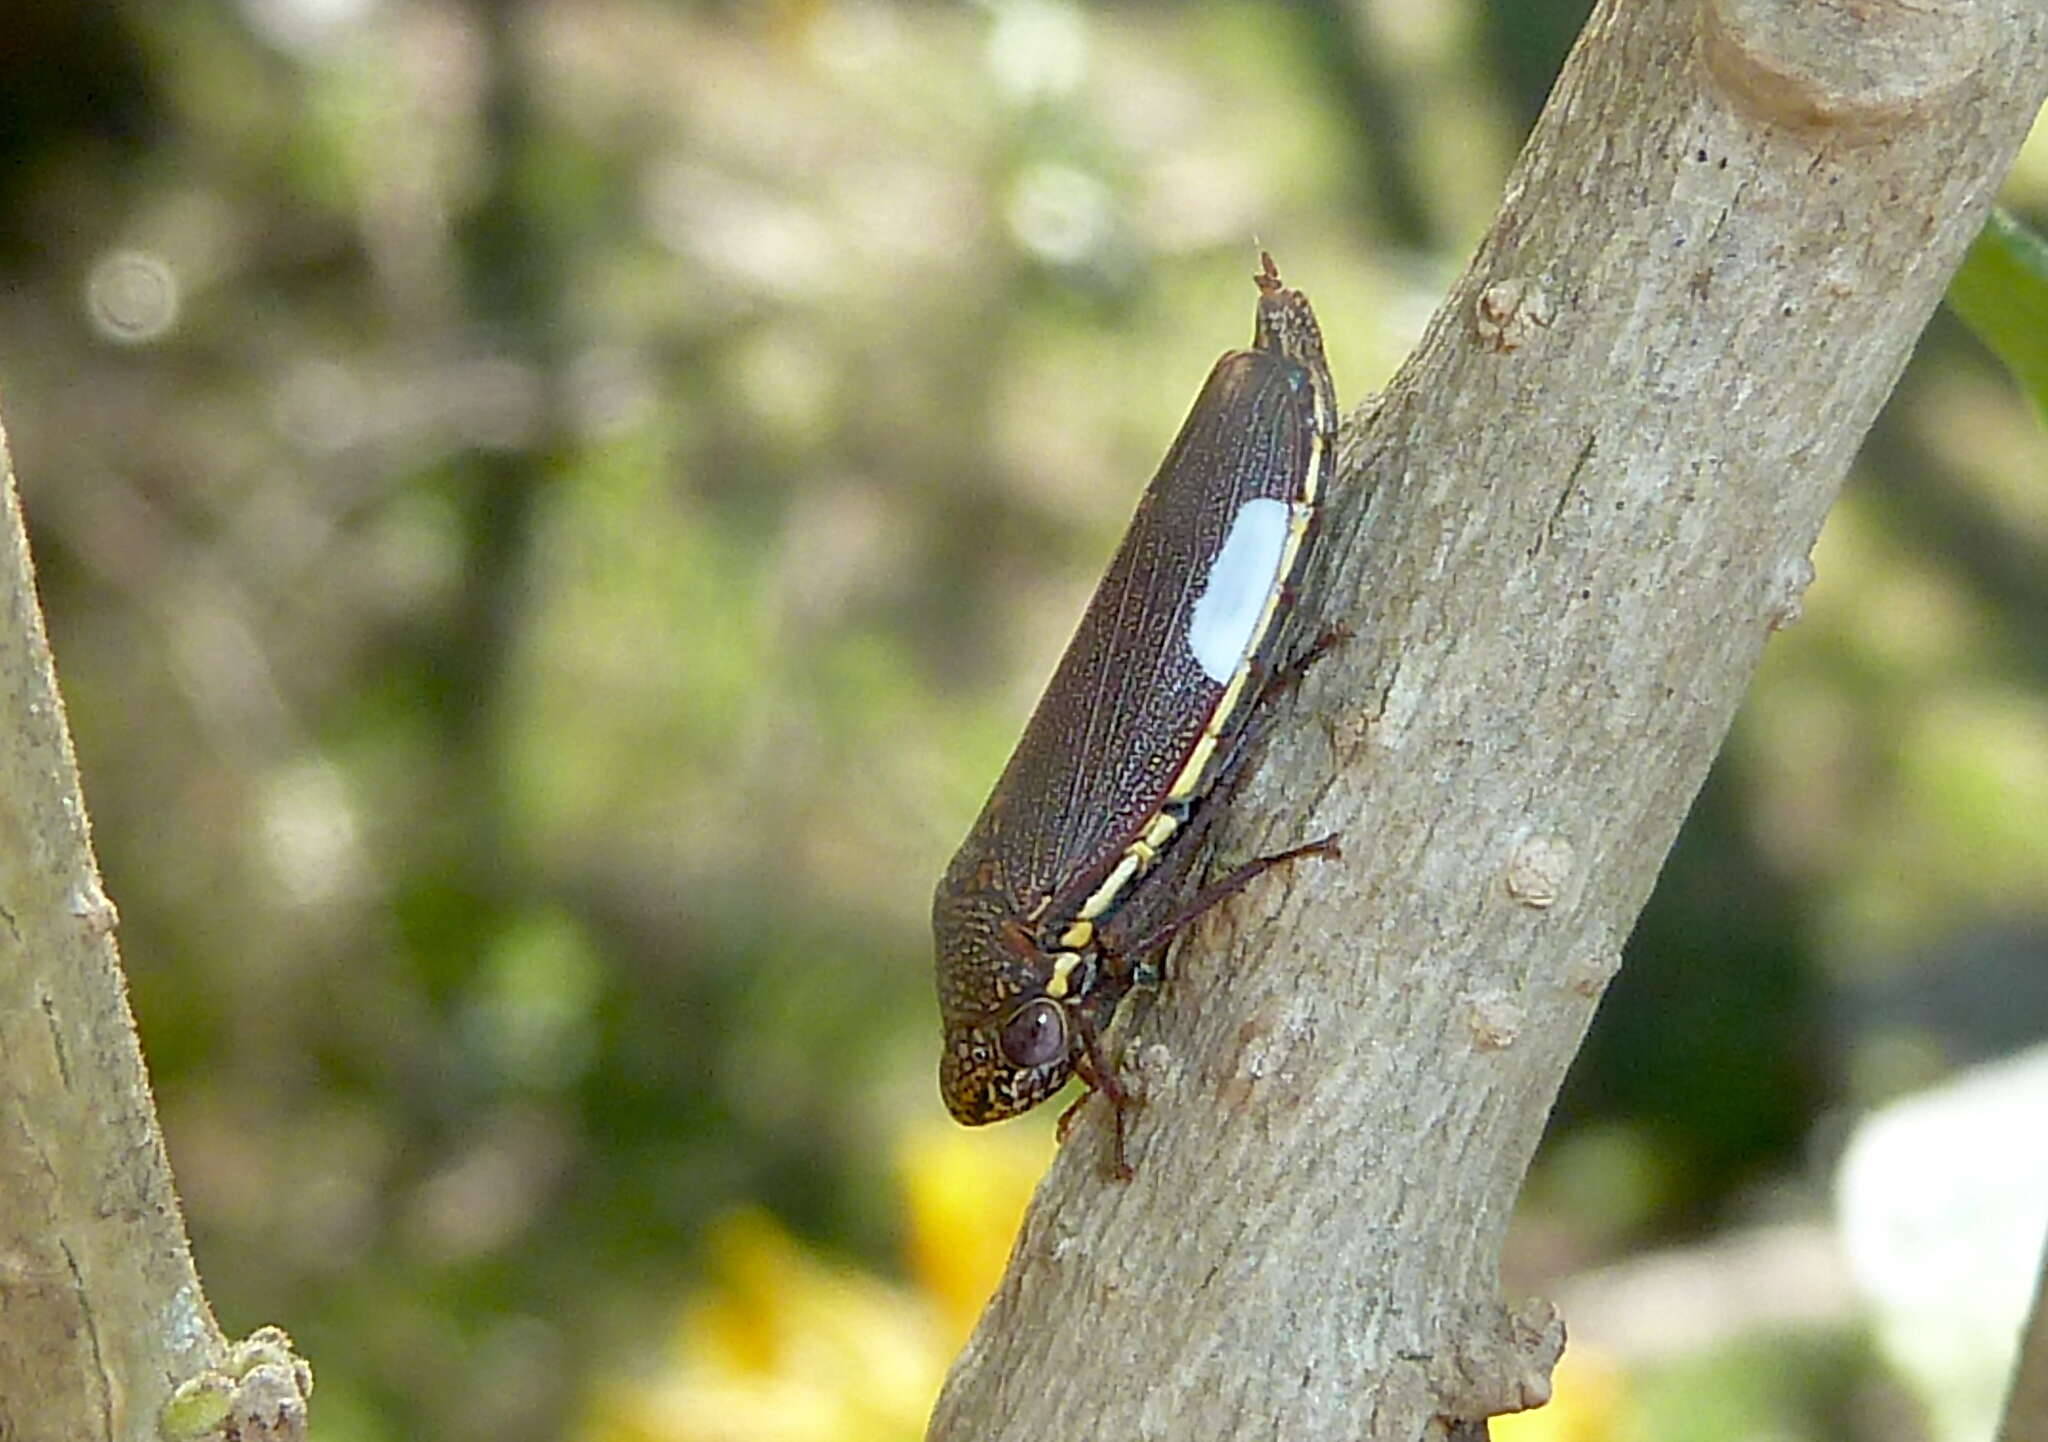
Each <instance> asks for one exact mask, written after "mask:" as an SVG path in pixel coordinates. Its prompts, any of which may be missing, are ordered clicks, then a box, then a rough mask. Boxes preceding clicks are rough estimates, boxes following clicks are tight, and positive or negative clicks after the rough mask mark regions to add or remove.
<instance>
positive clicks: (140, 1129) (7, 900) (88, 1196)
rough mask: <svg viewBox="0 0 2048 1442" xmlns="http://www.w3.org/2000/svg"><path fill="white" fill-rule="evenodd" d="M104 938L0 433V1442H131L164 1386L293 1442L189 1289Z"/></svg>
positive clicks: (187, 1253) (275, 1404)
mask: <svg viewBox="0 0 2048 1442" xmlns="http://www.w3.org/2000/svg"><path fill="white" fill-rule="evenodd" d="M116 921H117V917H116V914H115V911H114V905H113V903H112V902H111V901H110V900H109V899H108V898H107V894H106V892H105V890H104V889H102V887H101V885H100V875H99V867H98V865H97V863H96V862H95V861H94V860H93V854H92V838H91V834H90V830H89V828H88V826H87V822H86V812H85V803H84V800H83V798H82V797H81V795H80V792H79V786H78V767H77V763H76V762H75V760H74V759H73V757H72V753H71V737H70V733H69V731H68V730H67V729H66V727H65V722H64V707H63V703H62V701H61V700H60V699H59V698H58V695H57V683H56V676H55V674H54V672H53V670H52V668H51V664H50V648H49V641H48V638H47V637H46V636H45V634H44V631H43V618H42V612H41V610H40V609H39V607H38V606H37V604H36V594H35V574H34V569H33V566H32V565H31V563H30V560H29V551H28V538H27V536H26V535H25V534H24V532H23V529H22V520H21V505H20V500H19V497H18V495H17V493H16V490H15V484H14V470H13V466H12V464H11V463H10V462H9V460H8V458H7V450H6V441H5V437H4V435H0V1438H5V1439H7V1442H43V1439H59V1438H61V1439H65V1442H78V1439H101V1442H144V1439H154V1438H157V1437H158V1436H159V1428H160V1425H161V1424H162V1423H163V1422H164V1421H165V1412H164V1408H165V1404H166V1403H167V1402H168V1401H169V1400H170V1399H171V1396H172V1393H173V1390H174V1389H179V1388H180V1387H181V1384H182V1385H183V1388H184V1390H183V1391H182V1392H181V1395H182V1396H185V1397H187V1399H188V1405H186V1406H185V1407H184V1408H183V1409H181V1410H180V1411H179V1412H178V1413H176V1414H175V1415H174V1417H173V1418H172V1420H173V1421H174V1422H175V1423H177V1424H178V1425H179V1428H180V1430H181V1432H182V1435H185V1436H189V1437H201V1436H209V1435H213V1436H219V1435H231V1434H232V1435H243V1436H253V1435H258V1434H257V1433H255V1432H252V1431H250V1430H249V1429H250V1428H251V1427H252V1426H255V1425H257V1424H261V1425H262V1426H264V1427H267V1428H268V1429H269V1430H268V1431H265V1432H263V1433H262V1434H260V1435H264V1436H269V1437H275V1438H278V1439H286V1438H290V1437H295V1436H301V1435H303V1431H304V1423H305V1400H306V1393H307V1392H308V1391H309V1390H310V1389H311V1387H312V1377H311V1374H310V1372H308V1371H307V1370H306V1368H305V1364H304V1363H303V1362H300V1361H299V1360H298V1359H297V1358H295V1357H293V1356H292V1355H291V1352H290V1339H289V1338H287V1337H285V1335H284V1334H283V1333H282V1332H278V1331H277V1330H276V1329H274V1328H267V1329H264V1330H263V1331H262V1332H260V1333H258V1334H257V1336H256V1337H255V1338H252V1339H251V1340H250V1342H248V1343H243V1344H238V1346H237V1347H236V1348H235V1349H230V1348H229V1347H228V1345H227V1343H226V1341H225V1339H224V1338H223V1337H222V1336H221V1332H220V1328H219V1326H218V1325H217V1324H216V1323H215V1321H214V1319H213V1312H212V1310H211V1309H210V1308H209V1307H208V1306H207V1302H206V1296H205V1294H204V1293H203V1292H202V1291H201V1290H200V1286H199V1276H198V1273H197V1272H196V1271H195V1270H194V1269H193V1265H192V1254H191V1249H190V1247H189V1246H188V1245H187V1243H186V1240H185V1223H184V1217H183V1215H182V1214H181V1213H180V1211H179V1209H178V1198H177V1195H176V1193H175V1192H174V1191H173V1190H172V1187H171V1174H170V1168H169V1165H168V1163H167V1162H166V1161H165V1158H164V1146H163V1137H162V1135H161V1134H160V1133H159V1132H158V1130H157V1125H156V1111H155V1107H154V1106H153V1104H152V1102H151V1100H150V1095H149V1082H148V1078H147V1077H146V1076H145V1074H144V1072H143V1067H142V1052H141V1048H140V1047H139V1046H138V1045H137V1043H136V1038H135V1022H134V1019H133V1017H131V1016H130V1015H129V1012H128V998H127V993H126V990H125V988H124V986H123V982H122V978H121V967H120V959H119V957H118V955H117V953H116V951H115V947H114V927H115V924H116ZM223 1369H225V1370H223ZM223 1429H227V1430H223Z"/></svg>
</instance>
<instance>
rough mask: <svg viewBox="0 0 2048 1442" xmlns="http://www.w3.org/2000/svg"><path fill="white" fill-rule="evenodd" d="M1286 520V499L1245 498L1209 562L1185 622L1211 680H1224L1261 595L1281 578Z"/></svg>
mask: <svg viewBox="0 0 2048 1442" xmlns="http://www.w3.org/2000/svg"><path fill="white" fill-rule="evenodd" d="M1287 522H1288V508H1287V503H1286V502H1285V501H1276V500H1273V499H1271V498H1269V497H1266V496H1259V497H1255V498H1254V499H1252V500H1249V501H1246V502H1245V503H1244V504H1243V505H1242V506H1240V507H1238V509H1237V515H1236V516H1235V517H1234V518H1233V519H1232V520H1231V522H1230V534H1229V535H1227V536H1225V537H1224V538H1223V549H1222V550H1220V551H1218V552H1217V553H1216V559H1215V560H1214V561H1213V562H1212V563H1211V564H1210V566H1209V579H1208V581H1207V583H1206V584H1204V586H1203V587H1202V595H1201V598H1200V599H1199V600H1197V601H1196V602H1195V616H1194V619H1193V620H1192V621H1190V622H1189V623H1188V649H1189V650H1191V651H1193V652H1194V653H1195V660H1196V661H1198V662H1200V663H1201V667H1202V670H1203V671H1204V672H1206V673H1207V674H1208V677H1209V679H1210V680H1212V681H1228V680H1229V679H1230V678H1231V676H1232V674H1233V673H1235V672H1236V670H1237V667H1238V663H1239V662H1241V661H1243V660H1244V657H1245V653H1246V652H1247V651H1249V650H1250V649H1251V647H1252V643H1253V641H1254V639H1255V638H1256V636H1257V632H1258V629H1259V620H1260V618H1261V617H1262V616H1263V615H1264V614H1265V610H1266V599H1267V597H1269V596H1270V595H1272V593H1273V586H1274V584H1275V583H1276V582H1277V581H1278V580H1279V579H1280V562H1281V558H1282V556H1283V553H1284V552H1285V549H1286V545H1287Z"/></svg>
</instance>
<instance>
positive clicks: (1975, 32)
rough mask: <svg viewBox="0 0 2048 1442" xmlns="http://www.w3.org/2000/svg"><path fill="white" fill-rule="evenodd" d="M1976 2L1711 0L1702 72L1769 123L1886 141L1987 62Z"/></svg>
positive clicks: (1985, 27) (1985, 21) (1987, 38)
mask: <svg viewBox="0 0 2048 1442" xmlns="http://www.w3.org/2000/svg"><path fill="white" fill-rule="evenodd" d="M1988 17H1989V8H1988V7H1987V6H1985V5H1984V4H1982V3H1979V0H1837V3H1833V4H1816V3H1814V0H1708V3H1707V4H1706V5H1704V6H1702V7H1701V10H1700V40H1701V48H1702V53H1703V54H1704V56H1705V59H1706V65H1707V72H1708V73H1709V74H1710V75H1711V76H1712V77H1713V79H1714V80H1715V82H1716V83H1717V84H1718V85H1719V86H1720V88H1721V90H1722V92H1723V93H1724V94H1725V96H1726V97H1727V99H1728V100H1729V101H1730V103H1732V104H1733V105H1734V106H1735V107H1736V108H1737V109H1739V110H1741V111H1743V112H1744V113H1746V114H1748V115H1750V116H1752V117H1754V118H1755V119H1757V120H1761V121H1764V122H1766V123H1768V124H1772V125H1785V126H1792V127H1795V128H1801V129H1812V128H1825V129H1829V130H1832V131H1833V132H1835V134H1836V135H1837V136H1839V137H1840V138H1842V139H1844V140H1847V141H1851V142H1858V141H1871V140H1879V139H1882V138H1883V137H1884V136H1886V135H1887V134H1890V133H1892V132H1894V131H1896V130H1898V129H1899V128H1901V127H1902V126H1903V125H1905V124H1907V123H1909V122H1910V121H1911V120H1912V119H1913V118H1914V117H1915V116H1918V115H1922V114H1926V113H1928V112H1929V111H1931V110H1933V109H1934V108H1936V107H1937V106H1938V105H1939V104H1940V103H1941V101H1942V100H1943V98H1944V97H1945V96H1947V94H1948V93H1949V92H1950V91H1952V90H1954V89H1956V88H1957V87H1958V86H1960V85H1963V84H1965V83H1967V82H1968V81H1969V80H1970V78H1971V77H1972V76H1973V75H1975V74H1976V73H1977V72H1978V70H1979V69H1980V68H1981V67H1982V66H1983V65H1984V64H1985V63H1986V61H1987V60H1988V59H1989V55H1988V53H1987V52H1988V50H1989V47H1990V44H1991V38H1992V37H1991V30H1990V25H1989V18H1988Z"/></svg>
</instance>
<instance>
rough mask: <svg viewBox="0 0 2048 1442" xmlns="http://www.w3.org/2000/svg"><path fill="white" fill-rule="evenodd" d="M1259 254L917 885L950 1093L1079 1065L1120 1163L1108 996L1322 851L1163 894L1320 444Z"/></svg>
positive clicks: (1314, 473) (1205, 788) (1324, 426)
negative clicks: (928, 884) (1123, 528)
mask: <svg viewBox="0 0 2048 1442" xmlns="http://www.w3.org/2000/svg"><path fill="white" fill-rule="evenodd" d="M1260 259H1261V261H1262V262H1263V269H1262V270H1261V272H1260V274H1258V275H1257V276H1256V277H1254V279H1255V280H1256V281H1257V283H1258V287H1259V302H1258V315H1257V320H1256V323H1255V326H1254V331H1253V340H1252V345H1251V348H1250V349H1248V350H1235V351H1230V352H1227V353H1226V354H1225V355H1224V356H1223V357H1222V359H1220V360H1218V361H1217V362H1216V366H1215V368H1214V369H1213V370H1212V371H1211V372H1210V373H1209V379H1208V381H1207V383H1206V384H1205V385H1204V386H1203V387H1202V392H1201V394H1200V396H1198V397H1197V398H1196V400H1195V405H1194V409H1193V410H1192V411H1190V412H1189V413H1188V418H1187V420H1186V421H1185V422H1183V423H1182V426H1181V431H1180V435H1179V436H1178V437H1177V438H1176V439H1175V441H1174V443H1173V446H1172V448H1171V449H1170V450H1169V451H1168V452H1167V453H1166V459H1165V460H1164V461H1163V462H1162V463H1161V464H1160V467H1159V471H1158V474H1157V475H1155V476H1154V477H1153V478H1152V483H1151V485H1149V486H1148V487H1146V490H1145V494H1144V496H1143V497H1142V498H1141V499H1140V500H1139V502H1138V509H1137V513H1136V515H1135V516H1133V517H1132V520H1131V526H1130V529H1129V531H1127V532H1126V533H1125V535H1124V539H1123V543H1122V545H1121V546H1119V547H1118V549H1117V553H1116V555H1115V557H1114V558H1113V559H1112V560H1111V561H1110V564H1109V570H1108V572H1107V574H1105V575H1104V576H1103V578H1102V582H1101V584H1100V585H1099V586H1097V587H1096V590H1095V596H1094V599H1093V600H1091V601H1090V602H1089V604H1088V609H1087V611H1086V612H1085V613H1083V615H1082V617H1081V623H1080V627H1079V629H1077V630H1076V631H1075V633H1074V637H1073V640H1071V641H1070V642H1069V643H1068V645H1067V650H1066V654H1065V655H1064V656H1063V657H1062V658H1061V660H1060V663H1059V667H1058V669H1057V670H1055V671H1054V673H1053V677H1052V681H1051V682H1050V684H1049V685H1048V686H1047V687H1046V691H1045V694H1044V696H1043V697H1041V698H1040V700H1039V703H1038V707H1037V709H1036V710H1035V711H1034V712H1033V713H1032V716H1031V720H1030V722H1029V724H1027V725H1026V726H1025V728H1024V734H1023V736H1022V738H1020V739H1019V741H1018V743H1017V749H1016V751H1015V752H1014V753H1013V754H1012V755H1011V757H1010V761H1009V764H1008V765H1007V766H1006V767H1005V768H1004V770H1003V773H1002V776H1001V777H1000V778H999V779H998V780H997V782H996V786H995V790H994V791H993V792H992V793H991V794H990V796H989V798H988V801H987V803H986V804H985V805H984V806H983V807H982V811H981V815H980V817H979V818H978V819H977V820H976V821H975V823H974V825H973V827H972V829H970V830H969V831H968V833H967V839H966V840H965V841H964V842H962V843H961V846H960V850H959V851H958V852H957V853H956V854H955V855H954V857H953V860H952V862H951V864H950V865H948V866H947V868H946V873H945V875H944V876H943V877H942V878H941V879H940V881H939V885H938V891H937V894H936V895H935V896H934V898H933V902H932V931H933V936H934V940H935V942H936V949H937V954H938V991H939V1011H940V1014H941V1019H942V1021H943V1023H944V1026H945V1045H944V1050H943V1052H942V1054H941V1056H940V1058H939V1090H940V1092H941V1094H942V1095H943V1096H944V1098H945V1101H946V1107H947V1109H948V1110H949V1111H950V1112H952V1114H953V1116H954V1118H955V1119H956V1120H958V1121H960V1122H963V1123H965V1124H967V1125H970V1126H973V1125H979V1124H981V1123H983V1122H992V1121H999V1120H1001V1119H1003V1118H1005V1117H1010V1116H1015V1115H1017V1114H1018V1113H1020V1112H1024V1111H1028V1110H1030V1109H1031V1108H1032V1107H1034V1106H1037V1105H1038V1104H1039V1103H1040V1102H1042V1101H1044V1100H1045V1099H1046V1098H1047V1097H1049V1096H1051V1095H1052V1094H1053V1093H1054V1092H1056V1091H1057V1090H1059V1088H1060V1087H1061V1086H1062V1085H1064V1084H1065V1082H1066V1080H1067V1078H1068V1077H1069V1076H1070V1075H1078V1076H1080V1078H1081V1079H1082V1081H1083V1082H1085V1083H1086V1084H1087V1086H1088V1087H1089V1089H1090V1090H1089V1091H1088V1092H1087V1093H1084V1094H1083V1096H1082V1101H1085V1100H1086V1099H1087V1097H1088V1096H1089V1095H1092V1094H1093V1093H1094V1092H1097V1091H1099V1092H1101V1093H1102V1094H1103V1095H1104V1096H1105V1097H1106V1098H1107V1099H1108V1100H1109V1103H1110V1105H1111V1106H1112V1108H1113V1109H1114V1118H1115V1124H1116V1161H1115V1165H1116V1172H1117V1175H1118V1176H1120V1177H1128V1176H1129V1175H1130V1170H1129V1167H1128V1165H1127V1163H1126V1162H1125V1159H1124V1112H1125V1110H1126V1108H1127V1107H1128V1106H1129V1105H1130V1098H1129V1095H1128V1093H1127V1092H1126V1091H1125V1089H1124V1087H1123V1086H1122V1084H1121V1083H1120V1082H1119V1081H1118V1079H1117V1077H1116V1074H1115V1072H1114V1071H1113V1070H1112V1069H1111V1067H1110V1066H1109V1065H1108V1064H1107V1063H1106V1062H1105V1060H1104V1056H1103V1050H1102V1045H1101V1036H1102V1033H1103V1031H1104V1029H1105V1028H1107V1026H1108V1025H1109V1022H1110V1019H1111V1017H1112V1016H1113V1015H1114V1014H1115V1012H1116V1009H1117V1006H1118V1005H1119V1003H1121V1001H1122V1000H1123V998H1124V996H1125V995H1126V994H1127V993H1128V992H1129V991H1130V989H1131V988H1132V986H1134V985H1138V984H1147V983H1150V982H1151V981H1153V980H1155V979H1156V978H1157V975H1158V970H1157V967H1158V959H1159V958H1160V957H1161V956H1162V955H1163V954H1164V952H1165V949H1166V946H1167V944H1168V942H1170V941H1171V940H1172V938H1173V936H1174V934H1175V932H1177V931H1178V930H1179V929H1180V928H1181V927H1182V926H1183V925H1185V924H1186V923H1187V922H1188V921H1190V920H1192V919H1193V918H1194V917H1195V916H1197V915H1199V914H1200V913H1201V912H1202V911H1204V910H1206V909H1207V908H1208V907H1209V906H1212V905H1214V904H1215V903H1216V902H1217V901H1220V900H1222V899H1223V898H1224V897H1225V896H1228V895H1230V894H1231V893H1233V892H1235V891H1237V890H1239V889H1240V888H1242V887H1243V886H1244V885H1245V884H1246V883H1247V882H1249V881H1250V880H1251V879H1252V878H1253V877H1255V876H1256V875H1258V874H1259V873H1260V872H1262V871H1265V870H1267V869H1268V868H1270V867H1272V866H1274V865H1277V864H1280V863H1282V862H1287V861H1292V860H1294V859H1296V858H1297V857H1300V856H1303V855H1308V854H1312V853H1321V854H1334V853H1335V851H1336V843H1335V838H1334V837H1330V838H1325V839H1324V840H1322V841H1318V842H1314V843H1311V844H1310V845H1307V846H1302V847H1297V848H1295V849H1294V850H1292V851H1287V852H1283V853H1281V854H1280V855H1278V856H1271V857H1265V858H1261V859H1260V860H1257V861H1254V862H1251V863H1249V864H1248V865H1246V866H1243V867H1240V868H1238V870H1237V871H1235V872H1233V873H1231V874H1230V875H1228V876H1226V877H1225V878H1224V879H1223V880H1222V881H1220V882H1218V883H1216V884H1215V885H1212V886H1210V887H1208V888H1207V889H1206V890H1204V891H1202V892H1201V893H1199V894H1198V895H1196V896H1195V897H1194V898H1193V899H1192V900H1191V901H1189V902H1188V903H1187V904H1186V905H1184V906H1182V905H1178V903H1180V902H1181V900H1182V899H1183V897H1184V896H1185V894H1186V892H1187V890H1188V884H1189V882H1190V880H1191V873H1192V870H1193V866H1194V863H1195V860H1196V858H1197V855H1198V853H1199V851H1200V846H1199V844H1198V843H1199V839H1200V836H1201V834H1202V832H1203V831H1204V830H1205V829H1206V828H1207V827H1208V826H1209V825H1210V824H1211V823H1212V822H1213V821H1214V820H1215V818H1216V816H1217V815H1219V814H1220V812H1221V809H1222V808H1221V804H1220V803H1221V802H1222V800H1223V799H1224V798H1223V795H1222V794H1219V793H1223V792H1227V790H1228V788H1229V787H1230V786H1231V784H1232V783H1233V782H1234V780H1235V778H1236V776H1237V774H1238V772H1239V770H1240V768H1241V767H1242V765H1243V763H1244V761H1245V757H1246V755H1247V753H1248V751H1249V749H1250V744H1251V742H1252V741H1253V740H1255V739H1256V736H1257V733H1258V730H1259V728H1258V727H1257V726H1256V725H1255V724H1254V718H1255V717H1256V715H1257V713H1258V711H1259V707H1260V705H1261V703H1262V702H1263V701H1264V700H1265V699H1266V698H1267V697H1268V696H1269V695H1270V694H1271V692H1272V691H1273V690H1274V689H1277V687H1278V685H1279V684H1281V683H1283V682H1284V681H1285V679H1286V677H1287V675H1288V674H1289V673H1290V670H1291V668H1290V667H1286V666H1281V667H1279V668H1277V673H1278V676H1279V680H1278V681H1276V664H1275V663H1276V658H1277V657H1278V654H1279V651H1280V647H1281V646H1282V644H1283V634H1282V633H1283V632H1284V630H1285V629H1286V628H1285V627H1284V626H1283V624H1282V623H1283V622H1284V620H1285V619H1286V614H1287V612H1288V610H1289V609H1290V607H1291V606H1292V604H1293V600H1294V581H1295V578H1296V577H1297V576H1298V575H1299V574H1300V572H1301V568H1302V565H1303V563H1304V561H1305V559H1306V558H1307V555H1308V552H1309V548H1310V543H1311V541H1312V539H1313V535H1314V532H1315V522H1316V507H1317V504H1318V501H1319V500H1320V498H1321V496H1322V493H1323V491H1324V490H1325V489H1326V487H1327V485H1328V482H1329V478H1330V476H1331V474H1332V471H1333V468H1334V465H1335V455H1336V424H1337V409H1336V390H1335V387H1334V386H1333V385H1332V383H1331V381H1330V372H1329V368H1328V366H1327V365H1326V364H1325V362H1324V360H1323V343H1322V334H1321V332H1320V330H1319V329H1318V328H1317V326H1316V319H1315V312H1314V311H1313V310H1312V309H1310V307H1309V303H1308V298H1307V297H1306V296H1304V295H1303V294H1302V293H1301V292H1300V291H1297V290H1291V289H1289V288H1287V287H1286V286H1284V285H1282V284H1281V282H1280V275H1279V272H1278V271H1277V270H1276V269H1275V268H1274V265H1273V259H1272V257H1271V256H1269V255H1261V257H1260ZM1295 664H1296V665H1297V666H1298V665H1300V664H1305V661H1298V662H1297V663H1295ZM1080 1104H1081V1103H1080V1102H1076V1103H1075V1106H1076V1107H1078V1106H1079V1105H1080ZM1072 1115H1073V1113H1072V1111H1071V1110H1070V1111H1069V1112H1068V1114H1067V1116H1066V1117H1063V1118H1062V1122H1063V1123H1064V1122H1065V1121H1066V1120H1067V1119H1069V1118H1071V1116H1072Z"/></svg>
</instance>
